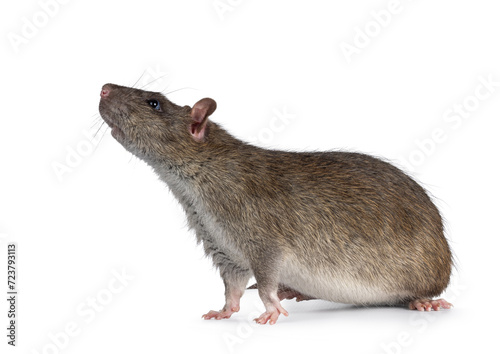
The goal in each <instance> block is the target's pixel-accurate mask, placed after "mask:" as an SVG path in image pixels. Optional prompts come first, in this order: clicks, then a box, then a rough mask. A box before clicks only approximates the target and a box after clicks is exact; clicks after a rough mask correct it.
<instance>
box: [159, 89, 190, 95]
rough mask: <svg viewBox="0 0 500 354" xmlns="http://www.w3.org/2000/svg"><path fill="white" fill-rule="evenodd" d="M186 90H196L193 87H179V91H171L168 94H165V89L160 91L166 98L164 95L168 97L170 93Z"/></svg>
mask: <svg viewBox="0 0 500 354" xmlns="http://www.w3.org/2000/svg"><path fill="white" fill-rule="evenodd" d="M187 89H191V90H196V89H195V88H193V87H181V88H179V89H176V90H172V91H169V92H165V91H166V89H165V90H163V91H162V93H163V94H164V95H165V96H166V95H170V94H171V93H174V92H177V91H180V90H187Z"/></svg>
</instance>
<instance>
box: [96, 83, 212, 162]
mask: <svg viewBox="0 0 500 354" xmlns="http://www.w3.org/2000/svg"><path fill="white" fill-rule="evenodd" d="M215 108H216V103H215V101H214V100H212V99H211V98H204V99H202V100H200V101H198V102H197V103H196V104H195V105H194V106H193V108H191V107H189V106H184V107H181V106H178V105H176V104H174V103H172V102H170V101H169V100H168V99H167V98H166V97H165V96H164V95H162V94H161V93H158V92H149V91H143V90H139V89H134V88H129V87H123V86H118V85H113V84H106V85H104V86H103V87H102V90H101V102H100V103H99V112H100V113H101V116H102V118H103V119H104V121H105V122H106V123H107V124H108V125H109V126H110V127H111V135H112V136H113V137H114V138H115V139H116V140H117V141H118V142H119V143H120V144H122V145H123V146H124V147H125V148H126V149H127V150H129V151H130V152H132V153H133V154H135V155H137V156H138V157H140V158H142V159H144V160H147V161H156V160H164V159H175V158H179V157H181V156H179V154H183V153H186V152H190V151H195V150H196V149H197V147H199V146H200V145H202V144H204V143H205V141H206V139H207V136H208V131H209V124H208V116H209V115H210V114H212V113H213V112H214V110H215Z"/></svg>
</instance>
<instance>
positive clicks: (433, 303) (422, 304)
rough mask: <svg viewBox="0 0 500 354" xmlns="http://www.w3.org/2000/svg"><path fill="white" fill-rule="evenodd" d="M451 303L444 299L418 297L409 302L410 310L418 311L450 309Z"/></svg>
mask: <svg viewBox="0 0 500 354" xmlns="http://www.w3.org/2000/svg"><path fill="white" fill-rule="evenodd" d="M452 307H453V305H452V304H450V303H449V302H448V301H446V300H445V299H438V300H431V299H418V300H413V301H411V302H410V304H409V308H410V310H418V311H431V310H434V311H439V310H440V309H442V308H443V309H450V308H452Z"/></svg>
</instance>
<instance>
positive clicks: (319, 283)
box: [99, 84, 452, 324]
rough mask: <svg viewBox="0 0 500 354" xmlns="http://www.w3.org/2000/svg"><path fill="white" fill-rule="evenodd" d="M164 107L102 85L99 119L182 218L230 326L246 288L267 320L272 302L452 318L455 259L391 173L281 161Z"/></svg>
mask: <svg viewBox="0 0 500 354" xmlns="http://www.w3.org/2000/svg"><path fill="white" fill-rule="evenodd" d="M215 108H216V104H215V101H214V100H212V99H210V98H204V99H202V100H200V101H199V102H197V103H196V104H195V105H194V106H193V107H192V108H191V107H189V106H184V107H181V106H178V105H176V104H174V103H172V102H170V101H169V100H168V99H167V98H166V97H165V96H164V95H162V94H161V93H157V92H148V91H143V90H139V89H134V88H127V87H123V86H117V85H112V84H106V85H104V86H103V88H102V91H101V101H100V104H99V111H100V113H101V116H102V118H103V119H104V120H105V121H106V123H107V124H108V125H109V126H110V127H111V128H112V131H111V134H112V135H113V137H114V138H115V139H116V140H117V141H118V142H119V143H120V144H122V145H123V146H124V147H125V148H126V149H127V150H128V151H130V152H131V153H132V154H134V155H136V156H138V157H139V158H141V159H143V160H144V161H145V162H146V163H148V164H149V165H150V166H151V167H152V168H153V169H154V171H155V172H156V173H157V174H158V176H159V177H160V179H161V180H163V181H164V182H165V183H166V184H167V185H168V186H169V187H170V189H171V190H172V192H173V194H174V195H175V197H176V198H177V199H178V200H179V202H180V203H181V205H182V206H183V208H184V210H185V212H186V214H187V219H188V224H189V226H190V227H191V228H193V229H194V230H195V232H196V237H197V240H198V242H202V243H203V247H204V249H205V252H206V254H207V255H208V256H210V257H211V258H212V259H213V262H214V264H215V266H216V267H217V268H218V269H219V271H220V275H221V277H222V279H223V281H224V285H225V289H226V290H225V296H226V302H225V305H224V307H223V309H222V310H220V311H210V312H209V313H207V314H206V315H204V316H203V317H204V318H205V319H210V318H215V319H221V318H229V317H230V316H231V315H232V314H233V313H234V312H237V311H238V310H239V303H240V298H241V296H242V295H243V292H244V291H245V287H246V285H247V283H248V281H249V279H250V278H251V277H252V276H254V277H255V278H256V281H257V284H258V291H259V296H260V298H261V299H262V301H263V303H264V305H265V308H266V312H265V313H263V314H262V315H261V316H260V317H259V318H257V319H256V321H257V322H258V323H262V324H265V323H267V322H268V321H269V323H271V324H274V323H275V322H276V320H277V318H278V316H279V315H280V314H284V315H288V313H287V312H286V310H285V309H284V308H283V307H282V306H281V304H280V300H282V299H284V298H293V297H296V298H297V300H306V299H312V298H317V299H324V300H329V301H335V302H342V303H348V304H356V305H398V304H409V306H410V308H412V309H418V310H427V311H430V310H431V309H434V310H438V309H439V308H441V307H443V308H449V307H450V305H451V304H449V303H448V302H446V301H445V300H442V299H440V300H431V299H432V298H433V297H436V296H438V295H439V294H441V293H442V292H443V291H444V289H445V288H446V287H447V285H448V283H449V280H450V273H451V267H452V255H451V252H450V248H449V246H448V243H447V241H446V238H445V236H444V234H443V223H442V219H441V216H440V214H439V211H438V209H437V208H436V206H435V205H434V204H433V202H432V201H431V199H430V198H429V196H428V195H427V193H426V192H425V190H424V189H423V188H422V187H421V186H420V185H419V184H418V183H416V182H415V181H414V180H413V179H411V178H410V177H409V176H407V175H406V174H405V173H403V172H402V171H401V170H399V169H398V168H396V167H395V166H393V165H391V164H389V163H387V162H385V161H382V160H380V159H377V158H374V157H371V156H368V155H364V154H360V153H352V152H337V151H332V152H303V153H296V152H285V151H275V150H266V149H262V148H259V147H256V146H252V145H250V144H247V143H245V142H242V141H240V140H238V139H236V138H234V137H233V136H231V135H230V134H229V133H228V132H226V131H225V130H224V129H223V128H221V127H220V126H219V125H218V124H216V123H214V122H212V121H211V120H209V119H208V116H209V115H211V114H212V113H213V112H214V110H215Z"/></svg>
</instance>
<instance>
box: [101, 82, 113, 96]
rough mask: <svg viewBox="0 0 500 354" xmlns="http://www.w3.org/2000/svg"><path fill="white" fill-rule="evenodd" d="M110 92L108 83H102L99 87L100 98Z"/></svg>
mask: <svg viewBox="0 0 500 354" xmlns="http://www.w3.org/2000/svg"><path fill="white" fill-rule="evenodd" d="M110 92H111V88H110V87H109V85H108V84H106V85H104V86H103V87H102V89H101V98H106V97H108V96H109V93H110Z"/></svg>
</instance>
